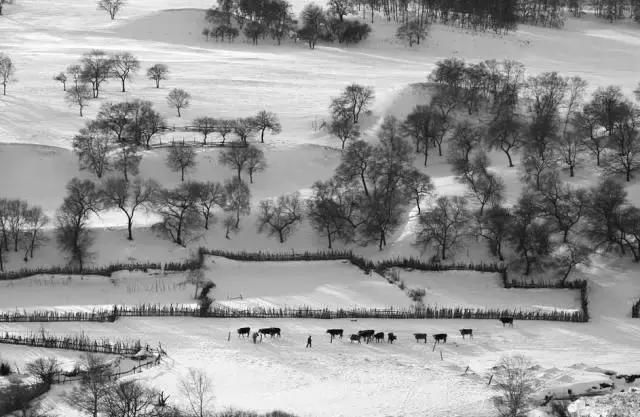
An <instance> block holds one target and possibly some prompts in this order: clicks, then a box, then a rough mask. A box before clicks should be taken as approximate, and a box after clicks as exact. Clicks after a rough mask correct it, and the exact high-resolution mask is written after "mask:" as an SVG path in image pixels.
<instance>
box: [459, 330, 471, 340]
mask: <svg viewBox="0 0 640 417" xmlns="http://www.w3.org/2000/svg"><path fill="white" fill-rule="evenodd" d="M460 334H461V335H462V338H463V339H464V337H465V336H466V335H469V336H471V338H472V339H473V329H460Z"/></svg>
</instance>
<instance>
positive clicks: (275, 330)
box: [238, 317, 513, 344]
mask: <svg viewBox="0 0 640 417" xmlns="http://www.w3.org/2000/svg"><path fill="white" fill-rule="evenodd" d="M500 322H501V323H502V326H503V327H504V326H506V325H507V324H508V325H510V326H511V327H513V317H501V318H500ZM326 333H327V334H328V335H329V336H330V343H333V339H334V338H337V337H338V338H340V339H342V337H343V336H344V330H343V329H328V330H327V332H326ZM460 335H461V336H462V338H463V339H465V338H466V337H467V336H469V337H471V338H472V339H473V329H460ZM241 336H242V337H245V336H246V337H249V336H251V337H252V338H253V343H256V339H257V338H258V337H260V340H262V337H263V336H270V337H274V336H277V337H280V336H281V333H280V328H279V327H267V328H262V329H259V330H258V331H257V332H253V334H252V333H251V328H250V327H241V328H239V329H238V337H241ZM413 337H414V338H415V339H416V342H418V343H419V342H421V341H423V342H424V343H427V340H428V337H427V333H414V334H413ZM432 337H433V341H434V343H435V344H439V343H447V334H446V333H435V334H433V335H432ZM397 339H398V337H397V336H396V335H395V334H393V333H392V332H389V333H387V343H393V342H394V341H396V340H397ZM363 340H364V341H365V343H369V342H372V341H375V342H376V343H380V342H384V341H385V334H384V332H376V331H375V330H360V331H358V333H354V334H351V335H350V336H349V341H350V342H351V343H353V342H358V343H362V341H363Z"/></svg>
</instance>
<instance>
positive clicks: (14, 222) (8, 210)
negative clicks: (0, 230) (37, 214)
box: [3, 199, 29, 252]
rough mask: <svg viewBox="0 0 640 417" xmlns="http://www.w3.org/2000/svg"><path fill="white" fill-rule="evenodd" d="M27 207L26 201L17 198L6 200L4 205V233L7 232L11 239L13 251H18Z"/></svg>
mask: <svg viewBox="0 0 640 417" xmlns="http://www.w3.org/2000/svg"><path fill="white" fill-rule="evenodd" d="M28 208H29V205H28V204H27V202H26V201H24V200H18V199H15V200H8V201H7V202H6V205H5V207H4V214H3V215H4V220H3V224H4V227H5V233H6V232H8V235H9V237H10V239H11V240H12V243H13V251H14V252H17V251H18V245H19V243H20V238H21V237H22V228H23V224H24V220H25V213H26V211H27V209H28ZM7 229H8V230H7ZM7 249H8V248H7Z"/></svg>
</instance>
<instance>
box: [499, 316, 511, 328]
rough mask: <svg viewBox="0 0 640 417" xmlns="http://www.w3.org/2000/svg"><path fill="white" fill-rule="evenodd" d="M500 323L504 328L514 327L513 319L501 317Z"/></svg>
mask: <svg viewBox="0 0 640 417" xmlns="http://www.w3.org/2000/svg"><path fill="white" fill-rule="evenodd" d="M500 321H501V322H502V327H504V326H505V325H507V324H508V325H509V326H511V327H513V317H500Z"/></svg>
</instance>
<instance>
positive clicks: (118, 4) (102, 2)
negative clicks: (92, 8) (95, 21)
mask: <svg viewBox="0 0 640 417" xmlns="http://www.w3.org/2000/svg"><path fill="white" fill-rule="evenodd" d="M125 4H126V2H125V0H98V10H104V11H106V12H107V13H109V16H110V17H111V20H114V19H115V18H116V15H117V14H118V12H119V11H120V9H121V8H122V6H124V5H125Z"/></svg>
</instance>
